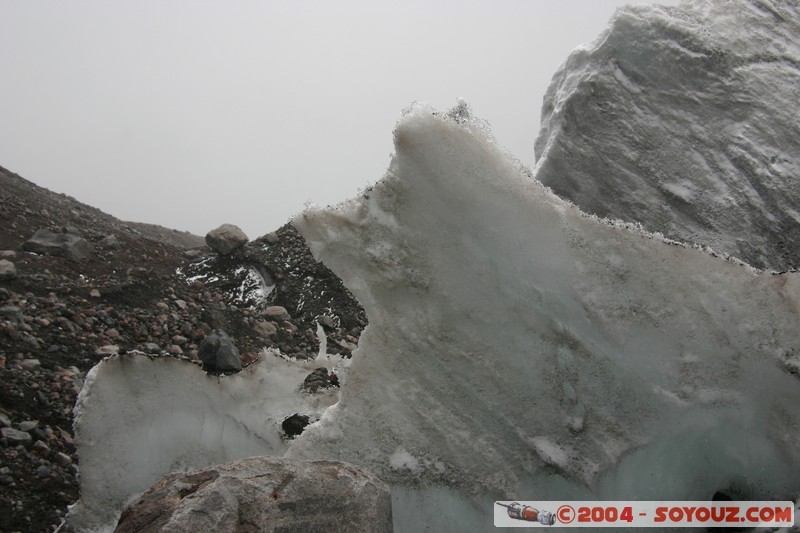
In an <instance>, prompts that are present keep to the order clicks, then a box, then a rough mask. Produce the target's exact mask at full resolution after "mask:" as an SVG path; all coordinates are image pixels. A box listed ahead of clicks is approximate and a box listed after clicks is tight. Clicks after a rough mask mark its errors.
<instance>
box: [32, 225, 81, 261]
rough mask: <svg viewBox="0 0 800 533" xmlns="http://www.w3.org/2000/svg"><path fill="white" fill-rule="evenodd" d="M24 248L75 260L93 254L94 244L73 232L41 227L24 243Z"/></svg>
mask: <svg viewBox="0 0 800 533" xmlns="http://www.w3.org/2000/svg"><path fill="white" fill-rule="evenodd" d="M22 249H23V250H26V251H28V252H34V253H37V254H45V255H57V256H63V257H66V258H68V259H72V260H73V261H80V260H82V259H87V258H88V257H89V256H91V255H92V245H91V244H90V243H89V241H87V240H86V239H84V238H83V237H80V236H78V235H75V234H73V233H53V232H52V231H50V230H46V229H40V230H39V231H37V232H36V233H34V234H33V237H31V238H30V239H28V240H27V241H25V242H24V243H22Z"/></svg>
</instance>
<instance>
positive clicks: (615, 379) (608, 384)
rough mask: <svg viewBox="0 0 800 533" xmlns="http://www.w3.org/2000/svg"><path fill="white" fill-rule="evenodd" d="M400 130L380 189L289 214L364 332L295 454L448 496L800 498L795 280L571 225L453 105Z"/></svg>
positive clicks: (421, 112)
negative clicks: (336, 389) (342, 289)
mask: <svg viewBox="0 0 800 533" xmlns="http://www.w3.org/2000/svg"><path fill="white" fill-rule="evenodd" d="M474 124H477V126H474ZM394 139H395V146H396V151H397V153H396V155H395V156H394V158H393V159H392V162H391V165H390V168H389V170H388V172H387V174H386V176H385V177H384V178H383V179H382V180H381V181H380V182H378V183H377V184H376V185H375V186H374V187H372V188H371V189H370V190H368V191H366V192H365V193H364V194H363V195H362V196H361V197H359V198H356V199H354V200H351V201H349V202H347V203H345V204H342V205H340V206H338V207H336V208H331V209H324V210H318V211H312V212H306V213H304V214H302V215H300V216H298V217H297V218H296V219H295V220H294V223H295V224H296V225H297V227H298V228H299V230H300V231H301V232H302V233H303V235H304V236H305V237H306V239H307V240H308V241H309V243H310V245H311V249H312V251H313V253H314V254H315V255H316V256H317V257H319V258H320V259H321V260H322V261H323V262H325V263H326V264H327V265H328V266H329V267H330V268H331V269H333V270H334V272H336V273H337V274H338V275H339V276H341V277H342V279H343V280H344V282H345V284H346V285H347V286H348V287H349V288H350V289H351V290H352V291H353V293H354V295H355V296H356V297H357V299H358V300H359V301H360V302H361V303H362V304H363V305H364V307H365V309H366V311H367V314H368V316H369V319H370V326H369V328H368V329H367V330H366V331H365V332H364V334H363V336H362V338H361V342H360V345H359V349H358V351H357V352H356V354H355V356H354V362H353V364H352V366H351V368H350V370H349V373H348V376H347V380H346V383H345V386H344V390H343V396H342V399H341V401H340V403H339V405H338V406H337V409H336V411H335V413H334V414H333V415H332V416H330V417H326V418H325V419H324V420H323V421H321V422H320V423H319V424H317V425H316V426H314V427H312V428H309V430H308V431H307V432H306V433H305V434H304V435H303V437H302V438H301V439H299V440H298V441H297V442H295V443H294V444H293V445H292V448H291V449H290V450H289V452H288V453H289V455H291V456H298V457H330V458H334V459H342V460H346V461H351V462H353V463H356V464H361V465H364V466H367V467H368V468H370V469H372V470H373V471H375V472H376V473H378V474H379V475H380V476H381V477H382V478H383V479H384V480H386V481H388V482H390V483H392V484H394V485H395V486H407V487H430V486H439V487H449V488H450V490H451V491H452V492H450V493H448V496H447V497H451V496H452V495H453V494H456V495H461V496H463V497H466V498H468V497H469V496H470V495H475V494H484V495H488V494H493V495H497V494H505V495H507V497H511V498H527V499H533V498H534V497H536V498H540V497H541V498H543V499H546V498H547V497H551V496H552V497H564V496H575V495H578V496H581V497H587V496H589V497H602V498H611V499H613V498H619V499H625V498H629V497H639V498H645V497H647V498H653V499H710V498H711V497H712V495H713V494H714V493H715V492H716V491H723V492H727V493H734V492H735V493H736V495H737V497H739V496H744V497H748V498H753V499H756V498H764V499H769V498H773V497H784V498H793V497H795V496H797V494H800V468H799V467H798V465H800V431H798V427H800V426H798V423H800V413H798V410H797V405H800V404H798V401H800V380H798V377H797V370H798V358H800V353H798V352H797V346H800V338H798V337H799V336H800V328H799V327H798V326H800V277H798V275H796V274H790V275H781V276H775V275H768V274H758V273H757V272H756V271H755V270H754V269H752V268H750V267H747V266H744V265H742V264H739V263H736V262H733V261H727V260H724V259H722V258H719V257H714V256H712V255H710V254H709V253H706V252H703V251H700V250H697V249H692V248H691V247H686V246H682V245H677V244H675V243H668V242H664V241H663V240H662V239H660V238H656V237H654V236H653V235H650V234H646V233H644V232H641V231H638V230H636V229H630V228H626V227H622V225H613V224H609V223H606V222H603V221H599V220H597V219H595V218H592V217H588V216H586V215H584V214H583V213H581V212H580V211H579V210H578V209H576V208H574V207H571V206H570V205H568V204H567V203H566V202H564V201H562V200H560V199H559V198H557V197H556V196H555V195H554V194H552V193H551V192H549V191H548V190H547V189H546V188H545V187H543V186H542V185H540V184H539V183H538V182H536V181H534V180H531V179H530V176H529V175H528V174H527V172H526V171H525V170H524V169H522V168H520V167H519V166H518V165H517V164H516V163H514V162H513V161H512V160H510V159H509V158H508V157H506V156H505V155H503V153H501V151H500V150H499V149H498V148H497V147H496V146H495V145H494V144H493V143H492V142H491V140H490V139H488V138H487V137H486V136H485V134H484V130H483V127H482V126H481V125H480V123H477V122H473V121H472V119H471V118H470V116H469V114H468V111H467V110H466V109H465V108H464V106H463V105H462V106H460V107H459V108H458V109H457V110H456V111H455V112H453V113H451V114H450V115H447V114H442V113H437V112H436V111H434V110H432V109H430V108H427V107H425V106H422V105H417V106H414V107H413V108H412V109H410V110H408V111H407V113H406V114H405V116H404V117H403V118H402V120H401V121H400V123H399V124H398V126H397V128H396V130H395V132H394ZM425 490H427V489H425ZM402 498H409V496H408V494H405V495H404V496H403V497H402ZM402 498H401V499H402ZM412 499H413V498H412ZM400 514H402V513H400Z"/></svg>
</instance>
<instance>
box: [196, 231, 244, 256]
mask: <svg viewBox="0 0 800 533" xmlns="http://www.w3.org/2000/svg"><path fill="white" fill-rule="evenodd" d="M248 240H249V239H248V238H247V235H245V233H244V232H243V231H242V230H241V229H240V228H239V227H238V226H234V225H233V224H223V225H221V226H220V227H218V228H217V229H213V230H211V231H209V232H208V234H206V244H208V246H209V248H211V249H212V250H214V251H215V252H217V253H219V254H222V255H226V254H229V253H231V252H232V251H234V250H236V249H237V248H240V247H242V246H244V245H245V244H246V243H247V241H248Z"/></svg>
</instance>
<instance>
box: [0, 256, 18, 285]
mask: <svg viewBox="0 0 800 533" xmlns="http://www.w3.org/2000/svg"><path fill="white" fill-rule="evenodd" d="M16 277H17V267H15V266H14V263H12V262H11V261H9V260H8V259H0V281H8V280H12V279H14V278H16Z"/></svg>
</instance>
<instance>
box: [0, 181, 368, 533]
mask: <svg viewBox="0 0 800 533" xmlns="http://www.w3.org/2000/svg"><path fill="white" fill-rule="evenodd" d="M40 229H49V230H51V231H52V232H54V233H56V234H65V232H66V233H68V234H70V235H75V236H78V235H79V236H80V237H76V238H82V239H84V240H86V241H87V242H88V244H89V245H90V249H91V254H90V256H89V257H88V258H86V259H83V260H71V259H69V258H67V257H63V256H54V255H46V254H36V253H31V252H26V251H24V243H25V242H26V241H27V240H28V239H30V237H31V236H32V235H33V234H34V233H36V232H37V231H38V230H40ZM0 253H2V255H3V258H4V259H5V260H6V261H9V262H11V263H13V265H14V269H15V270H16V274H15V275H12V274H10V275H8V276H6V277H5V279H3V280H0V431H2V435H0V531H6V532H11V531H51V530H53V529H54V528H55V526H56V525H57V524H58V523H59V522H60V521H61V517H62V516H63V514H64V512H65V510H66V506H67V505H69V504H71V503H72V502H74V501H75V500H76V499H77V497H78V493H77V483H76V474H77V470H78V468H77V465H78V463H79V457H77V456H76V454H75V448H74V445H73V436H74V435H73V433H72V406H73V405H74V401H75V398H76V395H77V393H78V392H79V391H80V388H81V386H82V380H83V378H84V376H85V374H86V372H87V371H88V370H89V369H90V368H91V367H92V366H93V365H94V364H95V363H97V362H98V361H99V360H101V359H102V358H103V357H105V356H106V355H109V354H113V353H117V352H119V353H125V352H139V353H143V354H149V355H151V356H166V355H171V356H176V357H186V358H190V359H196V358H197V349H198V344H199V343H200V341H201V340H202V339H203V338H204V337H205V336H206V335H207V334H209V333H211V331H212V330H214V329H223V330H224V331H226V332H227V333H228V334H229V335H231V336H232V337H233V339H234V340H235V342H236V345H237V347H238V348H239V351H240V353H241V357H242V362H243V363H244V364H245V365H246V364H248V363H249V362H252V361H253V360H255V358H256V357H258V356H259V353H260V351H261V350H262V348H264V347H271V348H275V349H279V350H281V352H283V353H284V354H288V355H291V356H293V357H297V358H309V357H313V356H315V355H316V353H317V350H318V348H319V341H318V338H317V329H316V328H317V323H320V324H322V326H323V328H324V331H325V333H326V336H327V344H328V351H329V352H337V353H343V354H345V355H347V354H349V351H350V350H351V349H352V348H354V347H355V345H356V343H357V342H358V337H359V335H360V333H361V329H362V328H363V327H364V325H366V317H365V315H364V312H363V310H362V309H361V308H360V306H359V305H358V303H357V302H356V301H355V300H354V299H353V298H352V297H351V296H350V294H349V292H348V291H347V290H346V289H345V288H344V287H343V286H342V284H341V282H340V281H339V280H338V278H336V277H335V276H334V275H333V274H332V273H331V272H330V271H329V270H328V269H327V268H325V267H323V266H322V265H321V264H320V263H318V262H316V261H315V260H314V259H313V258H312V257H311V255H310V253H309V251H308V248H307V246H306V244H305V241H304V240H303V239H302V237H300V235H299V234H298V233H297V232H296V231H295V230H294V228H293V227H292V226H291V225H286V226H284V227H282V228H280V229H279V230H277V231H276V232H274V233H272V234H269V235H267V236H265V237H263V238H261V239H257V240H255V241H253V242H250V243H248V244H247V245H245V246H244V247H242V248H239V249H238V250H237V251H235V252H233V253H231V254H229V255H226V256H218V255H217V254H214V253H213V252H211V251H210V250H209V249H208V248H207V247H205V245H204V244H203V239H202V238H201V237H197V236H194V235H191V234H187V233H180V232H176V231H173V230H168V229H166V228H161V227H158V226H153V225H147V224H137V223H130V222H123V221H120V220H117V219H115V218H114V217H112V216H110V215H107V214H105V213H102V212H101V211H99V210H97V209H94V208H92V207H90V206H87V205H84V204H81V203H80V202H78V201H76V200H75V199H73V198H70V197H68V196H65V195H62V194H55V193H53V192H51V191H49V190H47V189H43V188H41V187H38V186H36V185H34V184H32V183H30V182H29V181H27V180H25V179H23V178H21V177H20V176H17V175H16V174H14V173H12V172H9V171H7V170H5V169H2V168H0Z"/></svg>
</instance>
